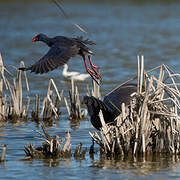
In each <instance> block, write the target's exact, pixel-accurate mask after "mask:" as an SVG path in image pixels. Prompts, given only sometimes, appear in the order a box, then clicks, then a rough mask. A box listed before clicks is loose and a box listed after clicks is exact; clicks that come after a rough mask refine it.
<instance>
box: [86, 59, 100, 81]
mask: <svg viewBox="0 0 180 180" xmlns="http://www.w3.org/2000/svg"><path fill="white" fill-rule="evenodd" d="M88 59H89V62H90V64H91V67H92V69H93V71H94V72H95V74H96V76H97V77H98V79H100V80H101V75H100V74H99V72H98V71H97V70H96V69H98V68H99V66H95V65H94V64H93V62H92V60H91V57H90V56H88Z"/></svg>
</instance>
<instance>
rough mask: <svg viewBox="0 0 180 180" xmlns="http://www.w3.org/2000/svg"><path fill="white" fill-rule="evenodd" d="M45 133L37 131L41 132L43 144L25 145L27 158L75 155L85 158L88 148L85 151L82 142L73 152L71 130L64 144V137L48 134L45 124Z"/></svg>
mask: <svg viewBox="0 0 180 180" xmlns="http://www.w3.org/2000/svg"><path fill="white" fill-rule="evenodd" d="M41 127H42V130H43V133H41V132H40V131H37V133H39V134H40V136H41V137H40V138H39V139H42V140H43V142H42V145H41V146H38V147H34V146H33V144H29V145H28V146H25V149H24V151H25V153H26V156H27V158H26V159H44V158H70V157H72V156H74V158H76V159H78V158H85V154H86V152H87V148H85V149H84V150H83V151H81V149H82V143H80V144H79V145H78V146H77V147H76V149H75V152H74V153H72V152H71V134H70V132H69V131H67V132H66V137H65V142H64V144H63V142H62V139H61V138H60V137H59V136H57V135H55V136H54V137H53V138H52V137H51V136H50V135H49V134H48V132H47V131H46V129H45V126H44V125H42V126H41ZM36 138H37V137H36Z"/></svg>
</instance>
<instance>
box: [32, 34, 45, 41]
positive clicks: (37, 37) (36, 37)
mask: <svg viewBox="0 0 180 180" xmlns="http://www.w3.org/2000/svg"><path fill="white" fill-rule="evenodd" d="M45 37H46V35H44V34H42V33H39V34H38V35H36V36H35V37H34V38H33V39H32V42H36V41H43V39H44V38H45Z"/></svg>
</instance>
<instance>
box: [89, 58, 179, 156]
mask: <svg viewBox="0 0 180 180" xmlns="http://www.w3.org/2000/svg"><path fill="white" fill-rule="evenodd" d="M179 77H180V74H175V73H173V72H172V70H170V68H169V67H168V66H166V65H164V64H163V65H161V66H159V67H156V68H154V69H152V70H150V71H148V72H145V70H144V58H143V56H142V58H141V66H140V60H139V57H138V78H137V79H138V89H137V93H134V94H132V96H133V100H132V102H131V103H130V106H129V107H125V105H124V104H122V111H121V114H120V115H119V116H118V118H117V119H116V121H115V125H108V124H105V123H104V120H103V116H102V115H100V116H101V122H102V124H103V127H102V129H101V131H100V134H98V133H97V132H95V133H91V132H90V135H91V137H92V138H93V140H94V141H95V142H96V143H97V144H99V146H100V149H101V152H102V154H106V155H108V156H109V155H110V156H114V155H134V156H135V155H145V154H150V153H169V154H179V153H180V144H179V142H180V141H179V140H180V134H179V133H180V123H179V119H180V117H179V115H178V113H179V112H180V102H179V100H180V92H179V85H180V83H179Z"/></svg>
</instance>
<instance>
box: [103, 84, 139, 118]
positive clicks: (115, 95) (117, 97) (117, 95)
mask: <svg viewBox="0 0 180 180" xmlns="http://www.w3.org/2000/svg"><path fill="white" fill-rule="evenodd" d="M136 91H137V85H136V84H125V85H123V86H120V87H118V88H116V89H115V90H114V91H112V92H111V93H109V94H108V95H106V96H105V97H104V100H103V102H104V103H105V104H106V105H107V106H108V107H109V108H110V109H111V111H113V112H114V113H117V115H118V114H119V110H120V111H121V104H122V103H125V105H128V104H129V103H130V100H131V99H132V97H131V94H132V93H134V92H136ZM112 104H113V105H112ZM114 105H115V106H114ZM117 108H118V109H117Z"/></svg>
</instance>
